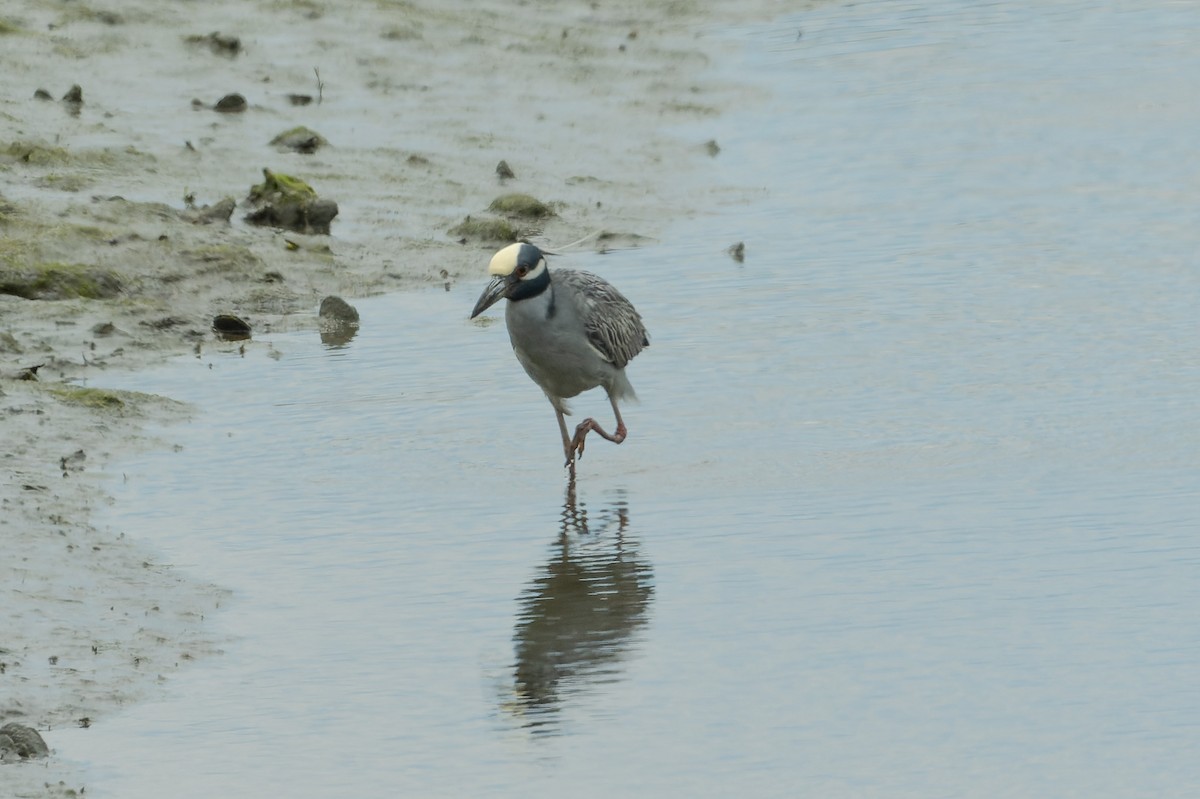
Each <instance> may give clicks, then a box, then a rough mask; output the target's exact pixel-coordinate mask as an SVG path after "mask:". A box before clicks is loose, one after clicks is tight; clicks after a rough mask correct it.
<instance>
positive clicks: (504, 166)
mask: <svg viewBox="0 0 1200 799" xmlns="http://www.w3.org/2000/svg"><path fill="white" fill-rule="evenodd" d="M496 176H497V177H499V178H500V180H502V181H503V180H511V179H512V178H515V177H516V174H515V173H514V172H513V171H512V167H510V166H509V165H508V162H507V161H501V162H500V163H498V164H496Z"/></svg>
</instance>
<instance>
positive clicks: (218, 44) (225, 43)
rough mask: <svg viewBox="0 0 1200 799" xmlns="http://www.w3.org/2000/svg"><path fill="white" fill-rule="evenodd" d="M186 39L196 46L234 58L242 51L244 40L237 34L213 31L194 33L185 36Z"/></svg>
mask: <svg viewBox="0 0 1200 799" xmlns="http://www.w3.org/2000/svg"><path fill="white" fill-rule="evenodd" d="M184 41H185V42H187V43H188V44H190V45H193V46H196V47H207V48H208V49H209V50H212V51H213V52H214V53H216V54H217V55H223V56H228V57H229V58H233V57H234V56H236V55H237V54H238V53H240V52H241V51H242V40H241V39H239V38H238V37H236V36H226V35H224V34H222V33H220V32H218V31H213V32H212V33H210V34H208V35H207V36H200V35H193V36H187V37H184Z"/></svg>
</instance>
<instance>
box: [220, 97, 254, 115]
mask: <svg viewBox="0 0 1200 799" xmlns="http://www.w3.org/2000/svg"><path fill="white" fill-rule="evenodd" d="M246 107H247V104H246V98H245V97H243V96H242V95H240V94H237V93H234V94H227V95H225V96H224V97H222V98H221V99H220V100H217V104H216V105H214V106H213V110H214V111H218V112H220V113H222V114H240V113H242V112H243V111H245V110H246Z"/></svg>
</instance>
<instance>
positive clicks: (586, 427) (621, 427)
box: [571, 397, 629, 458]
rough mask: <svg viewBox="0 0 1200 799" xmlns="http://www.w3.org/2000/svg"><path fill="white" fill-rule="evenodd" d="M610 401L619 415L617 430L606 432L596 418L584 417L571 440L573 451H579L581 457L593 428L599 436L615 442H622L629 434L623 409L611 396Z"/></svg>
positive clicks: (614, 411)
mask: <svg viewBox="0 0 1200 799" xmlns="http://www.w3.org/2000/svg"><path fill="white" fill-rule="evenodd" d="M608 401H609V404H611V405H612V409H613V413H614V414H616V416H617V430H616V432H615V433H613V434H612V435H609V434H608V433H606V432H604V428H603V427H601V426H600V425H598V424H596V420H595V419H591V418H588V419H584V420H583V421H582V422H580V423H579V426H578V427H576V428H575V438H573V439H572V440H571V452H572V453H578V454H579V457H581V458H582V457H583V444H584V439H585V438H587V434H588V432H589V431H592V430H595V431H596V433H597V434H599V436H600V437H601V438H603V439H604V440H606V441H611V442H612V443H614V444H620V443H621V442H622V441H624V440H625V436H626V435H628V433H629V431H628V430H627V429H625V421H624V420H623V419H621V410H620V409H619V408H618V407H617V401H616V400H615V399H613V398H612V397H609V398H608Z"/></svg>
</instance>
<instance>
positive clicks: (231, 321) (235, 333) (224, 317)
mask: <svg viewBox="0 0 1200 799" xmlns="http://www.w3.org/2000/svg"><path fill="white" fill-rule="evenodd" d="M212 330H213V332H214V333H216V334H217V338H219V339H223V340H225V341H245V340H246V339H248V338H250V325H249V324H247V323H246V322H244V321H242V320H241V319H239V318H238V317H236V316H234V315H233V314H217V315H216V316H214V317H213V320H212Z"/></svg>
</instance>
